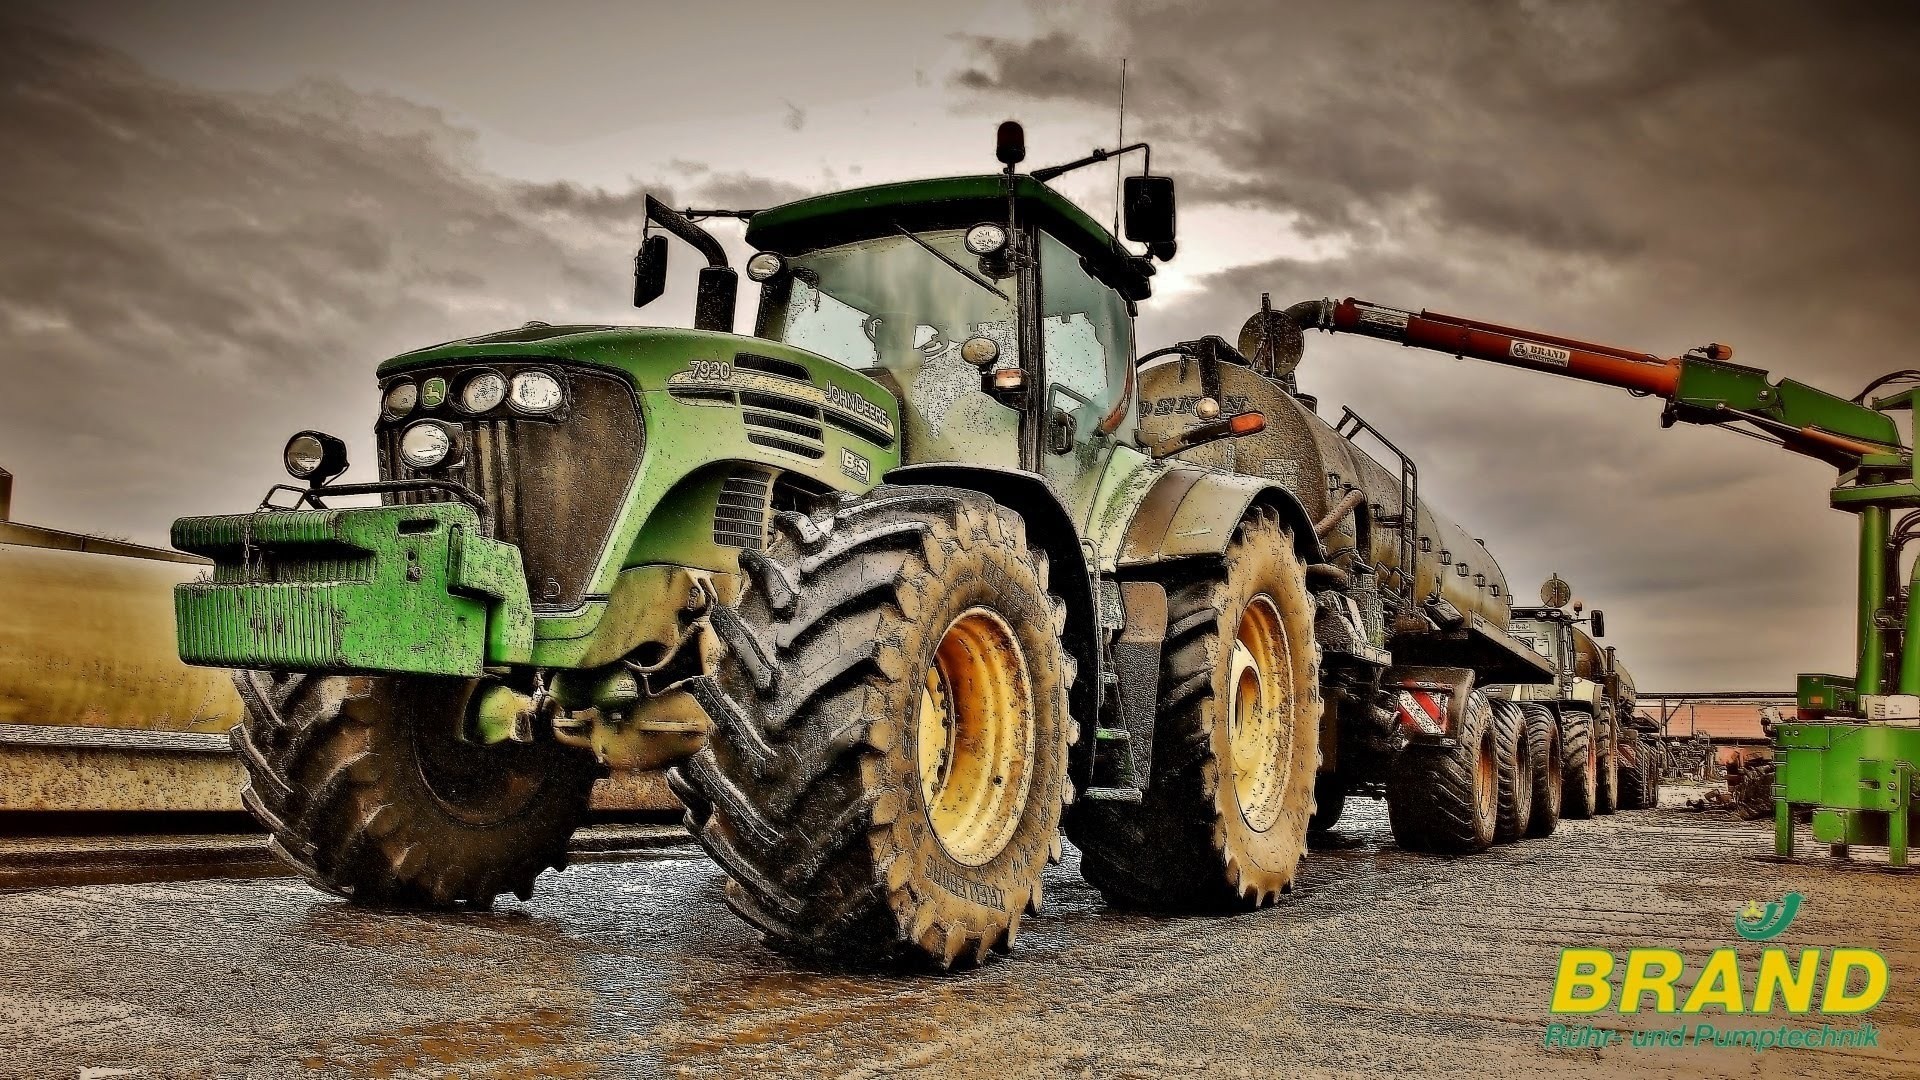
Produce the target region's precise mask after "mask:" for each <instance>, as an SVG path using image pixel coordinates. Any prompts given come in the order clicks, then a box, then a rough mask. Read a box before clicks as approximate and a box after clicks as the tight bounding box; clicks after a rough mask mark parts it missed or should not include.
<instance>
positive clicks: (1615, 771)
mask: <svg viewBox="0 0 1920 1080" xmlns="http://www.w3.org/2000/svg"><path fill="white" fill-rule="evenodd" d="M1598 729H1599V732H1600V735H1601V740H1600V776H1599V778H1598V779H1597V780H1596V782H1595V784H1594V787H1595V791H1594V806H1593V809H1594V813H1597V814H1611V813H1613V812H1614V811H1615V810H1618V809H1620V731H1619V728H1618V727H1617V726H1616V725H1615V723H1614V720H1613V718H1612V717H1611V716H1602V717H1600V719H1599V720H1598Z"/></svg>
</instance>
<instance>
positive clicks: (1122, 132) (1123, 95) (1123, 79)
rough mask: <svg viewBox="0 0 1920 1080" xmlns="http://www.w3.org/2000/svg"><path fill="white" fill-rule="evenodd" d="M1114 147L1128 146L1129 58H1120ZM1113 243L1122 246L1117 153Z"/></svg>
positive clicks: (1114, 164)
mask: <svg viewBox="0 0 1920 1080" xmlns="http://www.w3.org/2000/svg"><path fill="white" fill-rule="evenodd" d="M1113 145H1115V146H1125V145H1127V58H1126V57H1124V56H1123V57H1121V58H1120V123H1119V127H1118V129H1117V130H1116V131H1115V132H1114V135H1113ZM1113 238H1114V239H1113V243H1114V246H1116V247H1118V246H1119V244H1120V156H1119V154H1118V153H1117V152H1116V153H1115V155H1114V158H1113Z"/></svg>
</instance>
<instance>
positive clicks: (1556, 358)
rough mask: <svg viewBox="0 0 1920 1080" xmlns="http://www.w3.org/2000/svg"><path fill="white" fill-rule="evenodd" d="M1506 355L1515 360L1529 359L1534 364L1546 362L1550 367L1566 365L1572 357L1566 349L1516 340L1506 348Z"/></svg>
mask: <svg viewBox="0 0 1920 1080" xmlns="http://www.w3.org/2000/svg"><path fill="white" fill-rule="evenodd" d="M1507 355H1509V356H1511V357H1513V358H1514V359H1515V360H1531V361H1533V362H1534V363H1536V364H1546V365H1548V366H1550V367H1566V366H1567V363H1568V362H1569V361H1571V360H1572V359H1573V354H1572V353H1570V352H1568V351H1567V350H1565V349H1558V348H1555V347H1553V346H1552V345H1542V344H1540V343H1539V342H1537V341H1516V342H1514V343H1513V347H1512V348H1510V349H1508V350H1507Z"/></svg>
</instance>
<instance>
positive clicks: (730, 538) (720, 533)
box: [713, 469, 773, 550]
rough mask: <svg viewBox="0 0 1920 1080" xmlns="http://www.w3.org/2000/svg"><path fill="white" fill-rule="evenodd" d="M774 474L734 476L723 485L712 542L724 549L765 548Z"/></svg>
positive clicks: (749, 472)
mask: <svg viewBox="0 0 1920 1080" xmlns="http://www.w3.org/2000/svg"><path fill="white" fill-rule="evenodd" d="M772 483H773V475H772V474H771V473H767V472H763V471H761V470H758V469H751V470H743V471H741V472H737V473H734V474H733V475H731V476H729V477H727V478H726V479H725V480H723V481H721V483H720V498H719V500H718V501H717V502H716V503H715V504H714V508H713V542H714V543H716V544H719V545H720V546H721V547H735V548H754V549H756V550H757V549H759V548H761V547H764V546H766V542H767V499H768V495H769V493H770V491H771V490H772Z"/></svg>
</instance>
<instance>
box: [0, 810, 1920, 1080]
mask: <svg viewBox="0 0 1920 1080" xmlns="http://www.w3.org/2000/svg"><path fill="white" fill-rule="evenodd" d="M1677 794H1678V793H1669V797H1670V799H1671V798H1672V797H1673V796H1674V795H1677ZM1350 815H1351V818H1350V820H1349V821H1348V822H1346V823H1343V825H1342V827H1341V829H1340V830H1339V832H1338V838H1337V842H1336V844H1335V846H1334V847H1332V848H1331V849H1327V850H1320V851H1316V852H1315V853H1314V855H1313V856H1312V859H1311V862H1310V864H1309V867H1308V870H1307V872H1306V875H1305V879H1306V880H1305V887H1304V888H1303V889H1302V890H1301V891H1300V892H1298V893H1296V894H1295V895H1294V896H1292V897H1290V898H1289V899H1288V900H1287V901H1286V902H1285V903H1283V904H1281V905H1280V906H1279V907H1277V908H1274V909H1271V910H1268V911H1264V912H1259V913H1256V914H1252V915H1242V916H1235V917H1213V918H1177V919H1176V918H1160V917H1155V916H1148V915H1141V914H1135V913H1127V912H1118V911H1112V910H1109V909H1107V908H1105V907H1103V905H1102V904H1101V903H1100V900H1099V897H1098V896H1097V895H1096V894H1095V893H1094V892H1093V891H1092V890H1091V889H1090V888H1088V887H1087V886H1086V885H1085V884H1083V883H1082V882H1081V881H1080V879H1079V875H1078V873H1077V871H1076V869H1075V866H1074V857H1073V855H1072V853H1071V850H1069V858H1068V862H1067V863H1066V864H1065V865H1063V866H1061V867H1058V868H1056V869H1055V870H1053V871H1051V872H1050V875H1049V879H1048V897H1047V898H1048V905H1047V911H1046V913H1045V914H1044V915H1042V916H1041V917H1038V918H1032V919H1029V920H1027V922H1026V923H1025V924H1024V925H1025V932H1024V934H1023V936H1022V939H1021V942H1020V946H1019V948H1018V949H1017V951H1016V952H1015V954H1014V955H1013V956H1012V957H1010V958H1004V959H1001V960H999V961H997V962H994V963H990V964H989V965H987V966H986V967H985V968H983V969H980V970H976V971H972V972H966V973H961V974H956V975H949V976H944V977H942V976H931V975H916V974H873V973H844V972H829V971H817V970H807V969H803V968H798V967H795V966H794V965H792V964H791V963H789V962H788V961H786V960H784V959H782V958H780V957H778V956H776V955H774V954H772V953H770V952H768V951H766V950H765V949H763V948H762V947H761V946H760V945H759V944H758V942H757V941H756V939H755V937H754V935H753V934H752V933H751V932H750V931H749V930H748V929H747V928H746V926H745V925H744V924H742V923H741V922H739V921H738V920H737V919H735V918H734V917H733V916H732V915H731V914H730V913H728V912H727V911H726V909H725V908H724V907H723V906H722V903H721V900H720V885H721V880H722V879H721V875H720V873H719V871H718V870H717V869H715V867H714V866H713V865H712V864H711V863H709V862H708V861H707V860H706V859H705V857H704V856H702V855H701V854H700V853H699V852H698V850H697V849H695V848H691V847H677V848H671V847H670V848H654V849H650V850H647V851H644V852H639V853H635V854H634V855H633V856H632V857H630V858H627V859H626V860H625V861H618V862H606V861H603V862H592V863H586V864H583V865H579V866H576V867H575V868H574V869H572V870H569V871H567V872H566V873H564V874H557V875H549V876H548V877H547V878H545V879H543V880H542V889H541V891H540V892H539V893H538V894H537V895H536V896H535V897H534V899H533V900H532V902H530V903H519V902H515V901H511V900H507V901H503V902H502V904H501V906H500V907H499V909H498V910H496V911H493V912H490V913H478V914H465V915H452V916H419V915H406V914H393V913H381V912H369V911H363V910H358V909H355V908H351V907H348V906H346V905H345V904H343V903H340V902H338V901H336V900H333V899H331V898H327V897H323V896H321V895H319V894H317V893H315V892H313V891H311V890H309V889H308V888H307V887H306V886H304V885H302V884H301V883H299V882H298V881H297V880H293V879H289V878H284V877H253V878H207V879H201V880H171V881H168V880H152V879H151V878H149V879H146V880H141V879H140V878H139V875H131V876H128V877H126V878H124V879H122V880H119V881H118V882H116V883H104V884H89V883H72V882H70V881H66V882H65V883H60V882H59V881H48V882H40V883H35V882H34V881H32V880H21V879H15V880H12V881H10V882H8V883H7V887H6V891H0V1047H4V1048H5V1049H6V1053H5V1055H4V1056H0V1076H6V1077H15V1076H18V1077H76V1076H81V1075H85V1074H86V1072H87V1070H95V1071H94V1072H93V1073H92V1075H94V1076H99V1077H107V1076H126V1077H202V1076H204V1077H242V1076H244V1077H281V1076H288V1075H295V1074H300V1073H302V1072H308V1071H310V1072H313V1073H317V1074H319V1075H327V1076H351V1077H440V1076H459V1077H520V1076H534V1075H539V1076H583V1077H585V1076H636V1077H639V1076H655V1075H668V1076H693V1077H705V1076H715V1077H722V1076H724V1077H732V1076H747V1075H754V1076H819V1075H846V1076H874V1077H878V1076H887V1077H892V1076H939V1077H943V1078H954V1077H976V1076H977V1077H1004V1076H1061V1075H1066V1076H1121V1077H1158V1076H1186V1075H1203V1076H1221V1077H1233V1076H1247V1077H1270V1076H1275V1075H1281V1074H1288V1075H1307V1076H1314V1075H1365V1076H1395V1077H1399V1076H1407V1075H1459V1074H1467V1075H1480V1076H1524V1075H1539V1074H1551V1075H1600V1074H1611V1073H1616V1072H1617V1073H1627V1072H1633V1073H1653V1074H1656V1075H1670V1076H1741V1077H1750V1076H1763V1075H1776V1074H1777V1075H1847V1076H1899V1075H1907V1076H1912V1075H1914V1074H1915V1071H1916V1069H1917V1068H1920V1067H1917V1066H1915V1065H1914V1064H1912V1062H1913V1061H1914V1060H1915V1057H1916V1055H1917V1054H1920V1015H1917V1014H1916V1000H1917V999H1916V991H1920V986H1916V975H1920V903H1916V902H1915V901H1916V900H1917V899H1920V877H1911V876H1901V875H1895V874H1890V873H1886V872H1883V871H1879V870H1875V869H1872V868H1869V867H1866V866H1852V867H1848V866H1838V867H1836V866H1834V865H1833V864H1831V863H1828V862H1827V861H1826V859H1825V857H1824V853H1823V852H1822V853H1816V852H1814V851H1813V849H1811V848H1808V849H1807V858H1806V859H1805V860H1804V861H1802V862H1800V863H1797V864H1782V863H1776V862H1772V861H1768V860H1766V859H1765V858H1763V856H1764V855H1765V854H1766V853H1767V851H1768V849H1769V845H1770V833H1769V832H1768V831H1767V829H1766V828H1764V827H1762V826H1760V825H1756V824H1752V823H1745V822H1737V821H1733V820H1731V819H1728V818H1726V817H1724V816H1721V815H1715V814H1699V813H1689V812H1684V811H1680V810H1675V809H1665V810H1660V811H1651V812H1640V813H1630V814H1620V815H1617V816H1615V817H1612V818H1605V819H1599V820H1596V821H1591V822H1569V823H1567V824H1566V825H1564V826H1563V827H1562V830H1561V832H1560V834H1559V835H1556V836H1555V837H1553V838H1551V839H1548V840H1534V841H1528V842H1525V843H1521V844H1517V845H1511V846H1506V847H1501V848H1497V849H1495V850H1494V851H1493V852H1491V853H1489V854H1486V855H1482V856H1477V857H1474V858H1470V859H1464V860H1443V859H1437V858H1430V857H1422V856H1413V855H1408V854H1406V853H1403V852H1400V851H1399V850H1397V849H1395V848H1393V847H1392V845H1391V840H1390V837H1389V836H1388V834H1387V830H1386V821H1385V815H1384V813H1382V812H1380V811H1379V810H1377V809H1376V808H1375V807H1374V806H1373V805H1372V804H1367V803H1361V804H1358V805H1357V806H1355V807H1353V808H1352V809H1350ZM153 876H165V875H153ZM1792 891H1799V892H1801V893H1803V894H1805V897H1806V901H1805V904H1804V906H1803V907H1802V909H1801V912H1800V915H1799V917H1798V919H1797V920H1796V921H1795V922H1794V923H1793V924H1792V926H1791V927H1790V928H1789V929H1788V931H1787V932H1786V933H1785V934H1784V935H1783V936H1782V937H1781V938H1780V939H1779V940H1778V942H1776V943H1777V944H1781V945H1785V946H1787V947H1788V948H1789V949H1790V950H1794V951H1796V952H1797V950H1798V949H1802V948H1814V947H1829V948H1830V947H1833V946H1860V947H1867V948H1874V949H1878V950H1880V951H1881V952H1882V953H1883V954H1885V956H1886V957H1887V960H1888V962H1889V965H1890V967H1891V969H1892V973H1893V976H1892V987H1891V990H1890V991H1889V993H1888V995H1887V997H1886V1000H1885V1002H1884V1003H1883V1004H1882V1005H1881V1006H1880V1007H1879V1008H1878V1009H1876V1010H1874V1011H1873V1013H1871V1014H1870V1016H1869V1019H1870V1020H1871V1021H1872V1022H1873V1023H1874V1024H1876V1025H1877V1027H1878V1030H1879V1045H1878V1047H1875V1048H1861V1049H1849V1050H1836V1049H1828V1050H1820V1051H1807V1050H1772V1051H1768V1052H1766V1053H1764V1054H1756V1053H1755V1052H1754V1051H1752V1050H1749V1049H1743V1048H1717V1047H1706V1048H1685V1049H1661V1048H1636V1047H1634V1046H1633V1045H1632V1044H1631V1039H1630V1036H1629V1037H1623V1038H1622V1039H1621V1040H1620V1041H1619V1042H1618V1043H1617V1044H1616V1045H1612V1046H1608V1047H1605V1048H1603V1049H1577V1050H1576V1049H1548V1048H1546V1047H1544V1046H1543V1045H1542V1044H1543V1038H1544V1035H1545V1032H1546V1029H1547V1026H1548V1024H1549V1023H1550V1022H1552V1019H1553V1018H1552V1017H1551V1016H1550V1015H1549V1010H1548V1003H1549V997H1550V994H1551V990H1552V983H1553V977H1554V972H1555V969H1556V965H1557V963H1558V958H1559V955H1560V952H1561V950H1562V949H1563V948H1566V947H1569V946H1594V947H1599V948H1608V949H1613V950H1615V951H1616V952H1624V951H1625V950H1626V949H1629V948H1633V947H1668V948H1673V949H1676V950H1679V951H1680V952H1681V953H1683V954H1684V955H1686V956H1687V957H1689V958H1690V962H1692V963H1700V962H1703V961H1704V959H1705V957H1706V955H1707V954H1708V953H1709V952H1710V951H1711V950H1713V949H1716V948H1721V947H1727V946H1742V953H1743V955H1751V954H1754V953H1756V952H1757V948H1758V946H1756V945H1753V944H1748V943H1742V942H1741V941H1740V940H1739V939H1738V938H1737V937H1735V935H1734V933H1733V921H1732V920H1733V914H1734V912H1735V910H1736V909H1738V908H1740V907H1742V906H1743V905H1744V904H1745V903H1746V902H1747V901H1749V900H1753V899H1758V900H1761V901H1767V900H1777V899H1779V898H1780V897H1781V896H1782V895H1783V894H1785V893H1787V892H1792ZM1747 966H1748V969H1749V973H1751V963H1749V964H1748V965H1747ZM1686 981H1691V976H1689V977H1688V979H1687V980H1684V981H1683V985H1685V982H1686ZM1601 1015H1602V1017H1604V1018H1605V1019H1599V1020H1596V1021H1595V1023H1596V1024H1597V1026H1599V1027H1601V1028H1606V1027H1608V1026H1611V1027H1613V1028H1616V1029H1619V1030H1621V1031H1623V1032H1624V1031H1628V1030H1630V1029H1632V1028H1647V1029H1652V1028H1663V1027H1671V1026H1673V1025H1674V1021H1673V1020H1672V1019H1671V1018H1659V1017H1653V1018H1647V1019H1642V1018H1640V1017H1629V1018H1627V1019H1626V1020H1625V1021H1624V1022H1623V1021H1622V1019H1621V1018H1620V1017H1619V1016H1617V1015H1615V1014H1612V1013H1607V1014H1601ZM1663 1019H1664V1021H1665V1022H1662V1021H1663ZM1709 1019H1717V1020H1718V1021H1719V1022H1720V1023H1721V1024H1722V1026H1725V1027H1731V1026H1736V1025H1744V1026H1756V1027H1758V1026H1765V1027H1769V1028H1771V1027H1774V1026H1777V1025H1778V1024H1779V1023H1783V1022H1789V1019H1790V1018H1787V1017H1784V1016H1774V1017H1764V1018H1749V1019H1745V1020H1742V1019H1739V1018H1733V1019H1728V1018H1709ZM1792 1022H1793V1023H1796V1024H1808V1025H1811V1026H1813V1027H1816V1028H1817V1027H1818V1025H1819V1023H1820V1019H1819V1018H1818V1017H1813V1018H1809V1019H1806V1020H1793V1021H1792ZM1853 1022H1854V1021H1852V1020H1848V1021H1846V1023H1847V1025H1848V1026H1851V1025H1852V1023H1853ZM1835 1023H1839V1021H1835ZM112 1070H126V1071H124V1072H114V1071H112Z"/></svg>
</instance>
